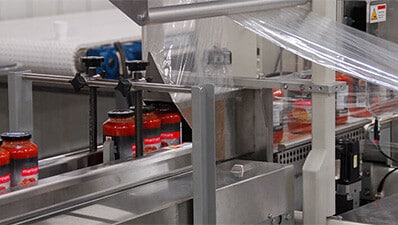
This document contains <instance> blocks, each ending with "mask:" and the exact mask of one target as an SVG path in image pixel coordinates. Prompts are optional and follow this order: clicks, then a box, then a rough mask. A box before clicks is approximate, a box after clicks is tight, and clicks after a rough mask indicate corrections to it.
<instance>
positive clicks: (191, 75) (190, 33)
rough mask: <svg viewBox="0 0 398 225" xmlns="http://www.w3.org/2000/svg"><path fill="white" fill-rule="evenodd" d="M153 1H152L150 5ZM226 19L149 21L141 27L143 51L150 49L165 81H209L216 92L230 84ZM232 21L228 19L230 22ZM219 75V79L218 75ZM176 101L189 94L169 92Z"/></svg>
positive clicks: (182, 1)
mask: <svg viewBox="0 0 398 225" xmlns="http://www.w3.org/2000/svg"><path fill="white" fill-rule="evenodd" d="M193 2H199V1H194V0H171V1H170V0H169V1H157V2H156V1H152V2H150V4H152V6H159V4H160V5H161V6H166V5H175V4H188V3H193ZM153 4H155V5H153ZM224 23H225V20H222V19H220V18H219V17H218V18H209V19H201V20H187V21H183V22H173V23H165V24H159V25H157V24H155V25H148V26H146V27H145V29H146V31H144V41H145V42H146V43H147V44H145V43H144V46H146V47H147V48H148V49H144V51H143V52H150V53H151V54H152V56H153V58H154V61H155V63H156V66H157V68H158V69H159V72H160V73H161V76H162V79H163V81H164V83H166V84H175V85H191V84H201V83H212V84H215V86H216V93H220V92H223V91H226V90H227V89H228V88H227V86H231V84H232V83H231V81H230V80H229V81H227V82H226V80H225V78H228V77H229V76H228V75H229V74H230V72H231V68H230V65H229V64H228V62H225V60H230V59H229V58H228V56H227V53H226V49H225V48H224V47H223V46H225V43H226V42H228V36H226V33H225V31H224ZM230 23H231V22H230ZM217 78H222V79H217ZM171 97H172V99H173V101H174V102H175V103H177V104H179V103H183V102H186V101H187V100H190V95H188V94H181V93H171Z"/></svg>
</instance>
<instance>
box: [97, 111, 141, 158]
mask: <svg viewBox="0 0 398 225" xmlns="http://www.w3.org/2000/svg"><path fill="white" fill-rule="evenodd" d="M108 117H109V119H108V120H107V121H105V122H104V123H103V125H102V131H103V135H104V141H105V140H112V141H113V142H114V154H115V159H131V158H133V157H134V155H135V148H136V146H135V143H136V137H135V118H134V111H133V110H130V109H120V110H119V109H118V110H112V111H109V112H108Z"/></svg>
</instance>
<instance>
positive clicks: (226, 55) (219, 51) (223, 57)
mask: <svg viewBox="0 0 398 225" xmlns="http://www.w3.org/2000/svg"><path fill="white" fill-rule="evenodd" d="M205 59H206V61H207V64H209V65H230V64H231V63H232V52H231V51H229V50H228V49H226V48H217V47H214V48H213V49H211V50H207V51H206V52H205Z"/></svg>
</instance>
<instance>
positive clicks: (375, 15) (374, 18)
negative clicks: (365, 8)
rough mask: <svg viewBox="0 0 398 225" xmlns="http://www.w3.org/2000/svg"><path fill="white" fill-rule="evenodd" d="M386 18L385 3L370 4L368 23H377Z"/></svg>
mask: <svg viewBox="0 0 398 225" xmlns="http://www.w3.org/2000/svg"><path fill="white" fill-rule="evenodd" d="M386 20H387V4H379V5H371V6H370V18H369V21H370V23H379V22H384V21H386Z"/></svg>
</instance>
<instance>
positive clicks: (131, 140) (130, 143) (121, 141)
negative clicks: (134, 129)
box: [104, 136, 136, 160]
mask: <svg viewBox="0 0 398 225" xmlns="http://www.w3.org/2000/svg"><path fill="white" fill-rule="evenodd" d="M104 140H112V141H113V142H114V154H115V159H116V160H117V159H131V158H133V157H134V153H135V142H136V137H135V136H105V137H104Z"/></svg>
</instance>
